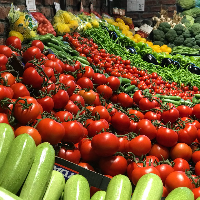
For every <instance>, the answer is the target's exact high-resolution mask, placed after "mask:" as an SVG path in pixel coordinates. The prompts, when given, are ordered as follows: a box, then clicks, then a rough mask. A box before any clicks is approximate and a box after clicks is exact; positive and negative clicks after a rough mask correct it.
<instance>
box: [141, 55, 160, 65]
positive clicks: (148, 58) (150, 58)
mask: <svg viewBox="0 0 200 200" xmlns="http://www.w3.org/2000/svg"><path fill="white" fill-rule="evenodd" d="M143 60H144V61H146V62H148V63H153V64H154V65H158V61H157V60H156V58H155V57H154V56H153V55H152V54H149V53H148V54H145V55H144V56H143Z"/></svg>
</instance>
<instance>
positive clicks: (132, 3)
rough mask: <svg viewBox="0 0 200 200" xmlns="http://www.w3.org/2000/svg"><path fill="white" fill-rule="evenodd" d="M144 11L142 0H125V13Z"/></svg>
mask: <svg viewBox="0 0 200 200" xmlns="http://www.w3.org/2000/svg"><path fill="white" fill-rule="evenodd" d="M129 11H144V0H127V12H129Z"/></svg>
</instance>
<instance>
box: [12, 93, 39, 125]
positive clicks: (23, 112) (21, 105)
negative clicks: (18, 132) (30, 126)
mask: <svg viewBox="0 0 200 200" xmlns="http://www.w3.org/2000/svg"><path fill="white" fill-rule="evenodd" d="M39 114H40V106H39V103H38V102H37V100H36V99H34V98H33V97H30V96H25V97H22V99H20V100H19V101H17V102H16V104H15V106H14V116H15V118H16V119H17V121H18V122H20V123H21V124H23V125H26V124H27V123H30V122H34V121H35V119H36V118H37V117H38V115H39Z"/></svg>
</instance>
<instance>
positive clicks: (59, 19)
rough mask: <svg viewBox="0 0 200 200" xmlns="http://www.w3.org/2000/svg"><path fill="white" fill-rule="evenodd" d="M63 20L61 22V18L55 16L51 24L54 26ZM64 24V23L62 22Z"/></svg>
mask: <svg viewBox="0 0 200 200" xmlns="http://www.w3.org/2000/svg"><path fill="white" fill-rule="evenodd" d="M62 21H63V20H62V18H61V17H57V16H55V17H54V18H53V22H54V24H56V23H58V22H62ZM63 22H64V21H63Z"/></svg>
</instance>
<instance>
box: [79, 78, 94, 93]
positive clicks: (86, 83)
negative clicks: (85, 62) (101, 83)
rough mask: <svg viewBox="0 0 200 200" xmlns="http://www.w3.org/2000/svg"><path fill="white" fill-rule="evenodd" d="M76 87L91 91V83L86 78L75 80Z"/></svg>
mask: <svg viewBox="0 0 200 200" xmlns="http://www.w3.org/2000/svg"><path fill="white" fill-rule="evenodd" d="M76 83H77V85H79V86H80V87H81V88H82V89H91V90H92V89H93V83H92V81H91V80H90V79H89V78H87V77H82V78H79V79H78V80H77V82H76Z"/></svg>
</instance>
